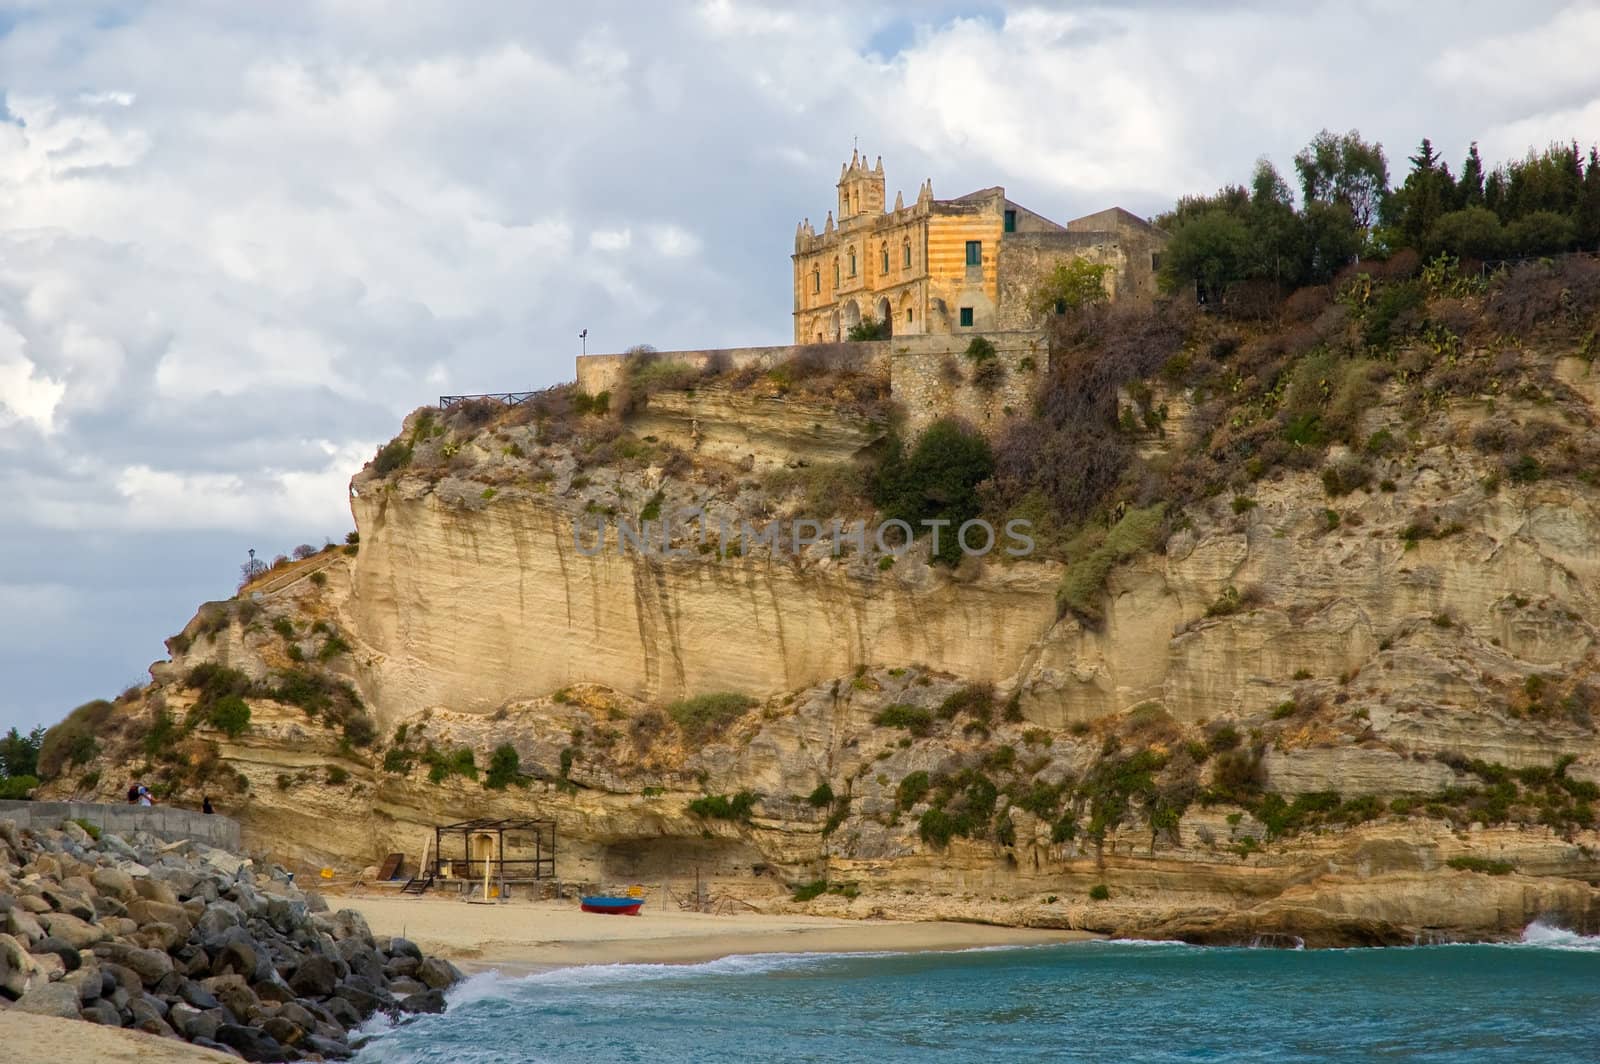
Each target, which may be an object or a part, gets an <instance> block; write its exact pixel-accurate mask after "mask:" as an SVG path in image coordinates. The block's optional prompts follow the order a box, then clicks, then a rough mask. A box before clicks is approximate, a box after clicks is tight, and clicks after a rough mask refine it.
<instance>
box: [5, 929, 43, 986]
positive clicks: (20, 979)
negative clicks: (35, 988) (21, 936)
mask: <svg viewBox="0 0 1600 1064" xmlns="http://www.w3.org/2000/svg"><path fill="white" fill-rule="evenodd" d="M37 971H38V969H37V968H36V967H35V966H34V963H33V957H32V956H30V955H29V953H28V951H27V950H26V949H23V948H22V943H20V942H18V941H17V940H16V939H14V938H12V937H11V936H10V935H0V993H3V994H4V995H5V996H6V997H8V998H11V999H12V1000H16V999H17V998H19V997H21V996H22V995H23V994H24V993H26V992H27V989H28V988H29V987H30V986H32V985H33V984H34V982H35V981H38V982H43V981H44V980H43V979H41V978H39V977H38V975H37V974H36V973H37Z"/></svg>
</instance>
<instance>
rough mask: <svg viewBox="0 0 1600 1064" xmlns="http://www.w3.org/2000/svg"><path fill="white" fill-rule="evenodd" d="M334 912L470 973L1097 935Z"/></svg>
mask: <svg viewBox="0 0 1600 1064" xmlns="http://www.w3.org/2000/svg"><path fill="white" fill-rule="evenodd" d="M328 903H329V904H330V905H332V906H334V907H335V908H352V909H355V910H357V911H358V912H360V913H361V915H362V916H364V917H365V918H366V920H367V923H368V924H369V925H370V926H371V927H372V931H373V933H374V934H381V935H404V936H405V937H406V938H409V939H411V940H412V941H413V942H415V943H416V944H417V945H418V946H421V947H422V949H423V950H425V951H427V952H430V953H432V952H437V953H439V954H441V955H443V956H445V957H448V958H449V959H451V960H452V961H454V962H455V963H456V964H458V965H460V966H461V967H462V968H463V969H473V970H482V969H485V968H499V969H502V970H515V971H523V970H533V969H541V968H553V967H561V966H565V965H573V964H688V963H695V962H699V961H709V960H715V959H717V958H719V957H727V956H730V955H732V954H736V953H863V952H902V951H904V952H914V951H919V950H951V949H973V948H977V947H981V946H1020V945H1027V946H1035V945H1045V944H1048V943H1053V942H1076V941H1082V940H1084V939H1089V938H1095V937H1097V936H1094V935H1091V934H1087V933H1084V932H1078V931H1043V930H1033V929H1028V928H1016V927H994V926H990V925H987V924H962V923H944V922H937V921H928V922H911V921H898V920H838V919H833V918H829V917H822V916H801V915H787V914H785V915H768V914H761V913H743V914H739V915H734V916H720V915H710V914H705V913H692V912H678V911H670V912H664V911H661V910H659V909H658V910H656V911H654V912H651V911H650V906H648V905H646V906H645V911H644V913H642V914H641V915H639V916H599V915H595V914H593V913H584V912H581V911H579V909H578V905H577V903H576V902H573V901H567V902H507V903H505V904H503V905H473V904H469V903H466V902H463V901H460V900H458V899H455V898H446V897H438V896H434V897H421V898H416V897H403V898H402V897H395V896H393V895H390V896H378V895H349V896H344V897H330V898H329V899H328Z"/></svg>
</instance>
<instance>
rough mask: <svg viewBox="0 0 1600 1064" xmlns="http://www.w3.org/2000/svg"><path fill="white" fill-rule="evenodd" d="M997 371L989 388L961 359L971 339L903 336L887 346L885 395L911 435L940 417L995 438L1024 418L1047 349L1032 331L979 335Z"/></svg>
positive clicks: (1044, 364) (1045, 365)
mask: <svg viewBox="0 0 1600 1064" xmlns="http://www.w3.org/2000/svg"><path fill="white" fill-rule="evenodd" d="M983 335H984V338H985V339H987V340H988V341H989V342H990V343H992V344H993V345H994V348H995V356H996V358H995V361H996V362H997V363H998V364H999V365H1000V366H1001V367H1002V371H1001V372H1000V373H999V374H998V379H997V380H993V381H991V382H990V385H989V386H988V387H984V386H983V385H981V384H979V383H978V379H977V378H978V371H977V367H976V366H975V365H974V364H973V363H972V361H971V360H970V359H968V358H967V357H966V350H967V345H968V344H970V343H971V342H972V339H973V338H972V337H971V336H941V335H938V334H934V335H931V336H907V337H904V338H903V339H896V340H892V341H890V342H891V343H892V344H893V345H894V351H893V354H892V355H891V357H890V361H889V394H890V396H891V397H892V398H893V399H894V401H895V402H897V403H899V404H900V405H901V407H902V408H903V409H904V410H905V412H906V428H907V430H908V431H909V432H910V433H911V434H912V435H915V434H916V433H918V432H921V431H922V430H923V429H924V428H926V427H927V426H928V425H930V424H931V423H933V422H934V421H936V420H938V419H939V418H941V417H958V418H961V419H962V420H963V421H967V422H970V423H971V424H972V425H973V426H974V427H975V428H977V429H978V430H979V431H981V432H983V433H984V434H986V435H991V436H992V435H994V434H995V433H997V432H998V431H999V430H1000V428H1001V426H1002V425H1003V424H1004V423H1005V420H1006V418H1007V417H1009V416H1010V415H1011V414H1013V413H1024V412H1026V411H1027V410H1028V408H1029V405H1030V404H1031V403H1032V402H1033V394H1034V389H1035V387H1036V386H1037V385H1038V382H1039V381H1040V380H1041V379H1043V374H1044V373H1045V372H1046V371H1047V370H1048V369H1049V367H1050V354H1049V344H1048V343H1047V342H1046V341H1045V336H1044V333H1042V332H1034V331H1018V332H999V333H984V334H983Z"/></svg>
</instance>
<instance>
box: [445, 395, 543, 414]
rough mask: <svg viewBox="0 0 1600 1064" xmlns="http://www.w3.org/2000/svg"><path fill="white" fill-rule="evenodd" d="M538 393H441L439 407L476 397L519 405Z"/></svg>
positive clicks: (508, 404)
mask: <svg viewBox="0 0 1600 1064" xmlns="http://www.w3.org/2000/svg"><path fill="white" fill-rule="evenodd" d="M538 394H539V393H538V392H484V393H482V394H481V395H441V396H439V409H440V410H449V409H450V408H451V407H452V406H459V405H461V404H462V403H470V402H474V401H475V400H478V399H488V400H489V401H490V402H495V403H503V404H505V405H506V406H521V405H522V404H523V403H526V402H527V401H528V400H529V399H532V398H533V397H534V396H536V395H538Z"/></svg>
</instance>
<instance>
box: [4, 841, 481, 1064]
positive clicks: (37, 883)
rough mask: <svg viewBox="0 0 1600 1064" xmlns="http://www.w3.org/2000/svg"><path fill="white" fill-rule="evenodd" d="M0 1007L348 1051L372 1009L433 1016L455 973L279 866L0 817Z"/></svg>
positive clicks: (324, 1053) (253, 1053) (288, 1052)
mask: <svg viewBox="0 0 1600 1064" xmlns="http://www.w3.org/2000/svg"><path fill="white" fill-rule="evenodd" d="M0 929H3V930H0V1010H7V1009H10V1010H18V1011H23V1012H35V1013H42V1014H47V1015H52V1016H61V1017H65V1018H82V1019H85V1020H89V1021H92V1022H94V1023H101V1024H107V1025H110V1026H118V1027H132V1028H136V1029H138V1030H142V1031H147V1032H150V1033H153V1034H158V1035H162V1036H166V1037H170V1038H178V1039H184V1040H187V1041H190V1042H193V1043H195V1044H196V1045H203V1046H208V1047H210V1048H213V1049H221V1050H224V1051H229V1052H232V1053H234V1054H236V1055H238V1056H240V1057H242V1058H244V1059H245V1060H251V1061H280V1060H339V1059H345V1058H348V1057H350V1056H351V1055H352V1054H353V1049H352V1047H351V1044H350V1034H351V1031H352V1029H354V1028H355V1027H357V1026H358V1025H360V1024H361V1023H362V1022H364V1021H366V1020H367V1019H369V1018H370V1017H372V1016H373V1015H374V1014H375V1013H379V1012H383V1013H388V1014H391V1015H400V1014H404V1013H421V1012H442V1011H443V1010H444V1007H445V999H444V990H445V988H447V987H449V986H450V985H451V984H453V983H455V982H456V981H457V980H459V979H460V978H461V973H460V972H459V971H457V970H456V968H455V967H454V966H453V965H451V964H450V963H449V962H448V961H445V960H442V959H440V958H437V957H425V956H424V955H423V954H422V951H421V950H419V949H418V948H417V947H416V945H415V944H413V943H411V942H408V941H407V940H405V939H403V938H390V937H388V936H382V935H379V936H374V935H373V934H372V931H371V930H370V929H369V928H368V927H367V924H366V921H365V920H363V919H362V918H361V916H360V915H359V914H358V913H356V912H354V911H352V910H349V909H345V910H341V911H338V912H330V911H329V910H328V905H327V903H326V902H325V901H324V900H323V899H322V898H321V897H320V896H319V895H317V894H315V893H313V892H309V891H302V890H300V889H299V888H298V887H296V886H295V885H294V883H293V882H292V881H291V880H289V879H288V877H286V876H284V875H283V874H282V872H281V870H272V869H267V870H262V869H259V868H257V867H256V866H255V864H254V863H253V862H252V861H250V860H248V859H245V858H241V857H239V856H237V855H235V854H232V853H229V852H227V851H225V850H218V849H215V848H213V847H210V846H206V845H204V844H201V843H196V842H191V841H179V842H164V841H162V840H160V839H157V838H155V837H153V836H150V835H146V834H144V833H142V832H135V833H133V834H131V835H130V836H129V837H128V838H126V839H124V838H122V837H120V836H118V835H114V834H110V833H103V834H100V836H99V837H98V838H94V837H91V835H90V833H89V832H87V831H85V830H84V829H83V827H81V826H80V825H78V824H77V823H75V822H72V821H66V822H64V823H63V824H62V826H61V827H60V829H57V830H39V829H37V828H35V829H33V830H19V829H18V828H17V826H16V825H15V823H14V822H12V821H10V820H0Z"/></svg>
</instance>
